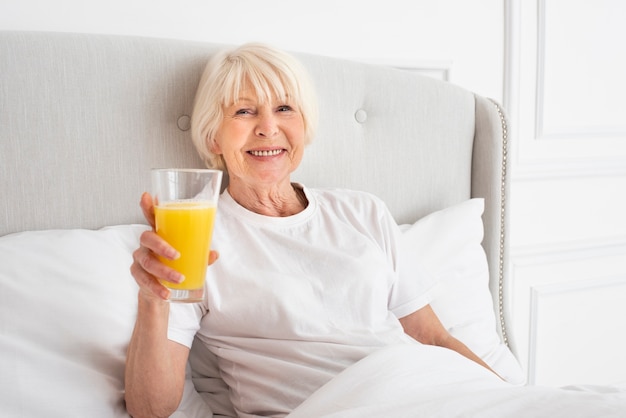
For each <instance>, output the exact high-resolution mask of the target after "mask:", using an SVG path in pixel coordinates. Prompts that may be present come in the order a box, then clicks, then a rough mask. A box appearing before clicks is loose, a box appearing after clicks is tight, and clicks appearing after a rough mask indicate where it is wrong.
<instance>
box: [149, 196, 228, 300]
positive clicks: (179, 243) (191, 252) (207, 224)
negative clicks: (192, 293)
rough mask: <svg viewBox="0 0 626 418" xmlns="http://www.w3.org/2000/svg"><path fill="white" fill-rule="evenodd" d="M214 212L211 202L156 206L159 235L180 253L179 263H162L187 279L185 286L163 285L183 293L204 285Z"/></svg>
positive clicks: (172, 203)
mask: <svg viewBox="0 0 626 418" xmlns="http://www.w3.org/2000/svg"><path fill="white" fill-rule="evenodd" d="M215 212H216V206H215V204H213V203H211V202H208V201H188V202H185V201H178V202H176V201H174V202H167V203H165V204H162V205H157V206H155V208H154V215H155V221H156V232H157V234H159V236H160V237H162V238H163V239H165V240H166V241H167V242H168V243H169V244H170V245H171V246H172V247H174V248H175V249H176V250H178V252H179V253H180V257H179V258H178V259H177V260H167V259H164V258H161V261H162V262H163V263H164V264H166V265H168V266H170V267H172V268H173V269H174V270H176V271H178V272H180V273H182V274H183V275H184V276H185V280H183V282H182V283H179V284H176V283H171V282H163V285H165V286H167V287H169V288H170V289H182V290H194V289H201V288H202V287H203V286H204V280H205V274H206V269H207V264H208V261H209V248H210V244H211V236H212V234H213V222H214V220H215Z"/></svg>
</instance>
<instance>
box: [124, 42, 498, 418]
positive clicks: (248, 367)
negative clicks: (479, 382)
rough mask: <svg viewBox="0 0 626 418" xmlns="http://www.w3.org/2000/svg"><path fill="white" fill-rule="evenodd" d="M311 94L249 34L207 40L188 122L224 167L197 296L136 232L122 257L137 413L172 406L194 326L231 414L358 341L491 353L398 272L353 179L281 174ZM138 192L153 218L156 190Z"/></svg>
mask: <svg viewBox="0 0 626 418" xmlns="http://www.w3.org/2000/svg"><path fill="white" fill-rule="evenodd" d="M316 117H317V110H316V102H315V97H314V92H313V90H312V86H311V84H310V82H309V80H308V77H307V75H306V73H305V71H304V69H303V68H302V66H301V65H300V64H299V63H298V62H297V61H296V60H295V59H294V58H293V57H291V56H290V55H288V54H285V53H283V52H281V51H277V50H274V49H272V48H269V47H266V46H262V45H257V44H250V45H244V46H242V47H239V48H237V49H235V50H233V51H228V52H222V53H220V54H217V55H216V56H215V57H214V58H213V59H212V60H211V61H210V62H209V64H208V65H207V68H206V70H205V72H204V75H203V77H202V79H201V81H200V85H199V87H198V91H197V95H196V103H195V108H194V113H193V117H192V136H193V140H194V143H195V145H196V147H197V150H198V152H199V153H200V155H201V156H202V157H203V159H204V160H205V161H206V162H207V164H208V165H209V166H210V167H218V168H222V169H224V170H226V171H227V172H228V176H229V183H228V188H227V189H226V191H224V193H223V195H222V197H221V198H220V206H219V214H218V217H217V220H216V226H215V231H214V237H213V242H214V247H215V248H217V249H218V250H219V252H220V259H219V261H217V262H215V263H214V264H213V262H214V261H215V259H216V258H217V253H212V254H211V257H210V258H211V259H210V260H209V263H210V264H213V265H212V266H211V267H210V268H209V272H208V274H207V291H206V296H205V300H204V302H203V303H199V304H170V303H169V302H168V300H167V299H168V294H169V290H168V289H167V288H165V287H164V286H162V285H161V284H160V283H159V280H158V279H163V280H167V281H171V282H174V283H175V282H179V281H180V280H181V276H180V274H179V273H178V272H176V271H173V270H171V269H169V268H168V267H166V266H165V265H163V264H162V263H160V262H159V261H158V258H157V256H158V255H160V256H163V257H170V258H174V257H176V256H177V253H176V250H175V249H174V248H172V247H171V246H169V245H168V244H167V243H166V242H164V241H163V240H161V239H160V238H159V237H158V236H157V235H156V234H155V233H154V232H152V231H151V232H146V233H144V234H143V235H142V237H141V246H140V248H139V249H137V250H136V251H135V253H134V263H133V266H132V268H131V271H132V273H133V276H134V278H135V280H136V281H137V283H138V285H139V287H140V290H139V296H138V298H139V300H138V312H137V320H136V325H135V331H134V333H133V337H132V340H131V343H130V347H129V351H128V359H127V370H126V400H127V407H128V410H129V412H130V413H131V414H132V415H133V416H134V417H143V416H150V417H154V416H169V415H170V414H171V413H173V412H174V411H175V410H176V408H177V406H178V404H179V402H180V400H181V396H182V392H183V386H184V379H185V366H186V362H187V359H188V355H189V350H190V347H191V343H192V341H193V339H194V336H196V335H197V336H198V338H199V340H200V341H202V342H203V343H204V344H205V345H206V346H207V347H208V349H210V350H211V351H212V352H213V353H215V354H216V356H217V358H218V359H219V367H220V371H221V374H222V376H223V378H224V380H225V382H226V383H227V384H228V386H229V387H230V394H231V395H230V396H231V400H232V403H233V405H234V408H235V410H236V411H237V413H238V414H239V415H240V416H259V415H265V416H284V415H287V414H288V413H289V412H290V411H292V410H293V409H294V408H295V407H297V406H298V405H299V404H300V403H301V402H302V401H304V400H305V399H306V398H307V397H308V396H309V395H311V394H312V393H313V392H314V391H315V390H316V389H318V388H319V387H321V386H322V385H324V383H326V382H328V381H329V380H330V379H331V378H332V377H334V376H335V375H337V374H338V373H339V372H341V371H342V370H343V369H345V368H346V367H347V366H349V365H351V364H353V363H355V362H357V361H358V360H360V359H362V358H363V357H365V356H366V355H367V354H369V353H371V352H373V351H374V350H377V349H379V348H381V347H384V346H388V345H392V344H418V342H419V343H423V344H431V345H439V346H442V347H447V348H449V349H452V350H454V351H457V352H458V353H460V354H462V355H464V356H465V357H467V358H469V359H471V360H474V361H476V362H478V363H480V364H482V365H483V366H485V367H487V366H486V365H485V364H484V363H483V362H482V361H481V360H480V359H479V358H478V357H477V356H476V355H474V354H473V353H472V352H471V351H470V350H469V349H468V348H467V347H466V346H464V345H463V344H462V343H461V342H459V341H458V340H456V339H454V338H453V337H452V336H451V335H450V334H448V333H447V331H446V330H445V329H444V328H443V327H442V325H441V323H440V322H439V320H438V319H437V317H436V316H435V314H434V313H433V311H432V309H431V308H430V306H429V305H428V304H427V301H426V300H425V298H424V296H423V295H422V294H421V293H420V292H419V291H417V290H416V289H414V288H413V287H412V286H411V285H409V283H408V281H403V280H401V279H400V274H399V268H400V267H399V265H398V264H399V262H398V245H399V244H398V238H399V229H398V227H397V225H396V223H395V222H394V219H393V218H392V217H391V215H390V213H389V212H388V210H387V208H386V207H385V205H384V203H383V202H381V201H380V200H379V199H377V198H376V197H374V196H372V195H370V194H366V193H363V192H357V191H349V190H313V189H309V188H307V187H305V186H303V185H300V184H295V183H292V182H291V179H290V176H291V173H292V172H293V171H294V170H296V169H297V168H298V165H299V164H300V162H301V160H302V158H303V155H304V149H305V146H306V145H307V144H308V143H309V142H310V141H311V139H312V138H313V135H314V131H315V126H316ZM141 206H142V209H143V210H144V213H145V215H146V218H147V219H148V221H149V222H150V223H152V224H154V215H153V206H152V199H151V197H150V196H149V195H147V194H144V196H142V200H141Z"/></svg>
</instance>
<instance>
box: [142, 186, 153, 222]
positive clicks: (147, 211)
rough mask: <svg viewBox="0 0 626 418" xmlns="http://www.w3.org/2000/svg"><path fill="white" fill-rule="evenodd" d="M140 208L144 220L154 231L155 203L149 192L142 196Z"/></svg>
mask: <svg viewBox="0 0 626 418" xmlns="http://www.w3.org/2000/svg"><path fill="white" fill-rule="evenodd" d="M139 206H141V210H142V212H143V216H144V218H146V220H147V221H148V223H149V224H150V226H151V227H152V229H154V228H155V221H154V201H153V200H152V196H151V195H150V193H148V192H144V193H143V194H142V195H141V200H140V201H139Z"/></svg>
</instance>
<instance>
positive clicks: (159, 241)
mask: <svg viewBox="0 0 626 418" xmlns="http://www.w3.org/2000/svg"><path fill="white" fill-rule="evenodd" d="M139 244H140V245H141V246H142V247H145V248H147V249H148V250H150V251H152V252H153V253H155V254H156V255H158V256H161V257H164V258H167V259H169V260H176V259H178V258H179V257H180V253H179V252H178V251H177V250H176V248H174V247H172V246H171V245H170V244H168V242H167V241H165V240H164V239H163V238H161V237H160V236H159V235H157V233H156V232H154V231H144V232H143V233H142V234H141V236H140V237H139Z"/></svg>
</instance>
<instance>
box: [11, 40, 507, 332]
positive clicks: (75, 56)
mask: <svg viewBox="0 0 626 418" xmlns="http://www.w3.org/2000/svg"><path fill="white" fill-rule="evenodd" d="M219 47H220V46H219V45H216V44H211V43H199V42H189V41H175V40H162V39H159V40H157V39H147V38H139V37H121V36H111V35H81V34H61V33H30V32H0V57H1V59H0V74H1V76H0V77H1V79H0V127H1V128H0V151H1V152H0V178H1V182H0V194H1V196H2V199H1V200H0V235H4V234H8V233H12V232H17V231H24V230H34V229H52V228H98V227H102V226H105V225H116V224H128V223H137V222H143V218H142V215H141V212H140V209H139V206H138V202H139V196H140V194H141V193H142V192H143V191H145V190H147V189H148V180H149V176H148V172H149V169H150V168H152V167H165V166H201V165H202V163H201V161H200V160H199V158H198V157H197V156H196V153H195V150H194V148H193V146H192V144H191V141H190V139H189V115H190V113H191V106H192V100H193V97H194V93H195V88H196V83H197V81H198V79H199V77H200V73H201V71H202V69H203V67H204V65H205V63H206V61H207V59H208V57H209V56H210V55H211V54H212V53H213V52H214V51H215V50H216V49H217V48H219ZM296 55H297V56H298V57H299V58H301V60H302V61H303V62H304V64H305V65H306V67H308V69H309V70H310V72H311V74H312V76H313V79H314V82H315V83H316V87H317V91H318V94H319V103H320V107H321V109H320V120H321V122H320V127H319V130H318V135H317V138H316V139H315V141H314V143H313V144H312V145H310V147H309V148H308V150H307V152H306V154H305V159H304V162H303V164H302V166H301V167H300V169H299V170H298V172H297V173H296V174H295V176H294V180H296V181H300V182H302V183H305V184H307V185H308V186H339V187H349V188H353V189H360V190H367V191H370V192H373V193H375V194H376V195H378V196H380V197H381V198H382V199H383V200H385V201H386V202H387V204H388V205H389V207H390V209H391V211H392V213H393V214H394V216H395V217H396V219H397V221H398V222H399V223H408V222H413V221H415V220H417V219H418V218H420V217H422V216H424V215H426V214H428V213H430V212H433V211H435V210H438V209H442V208H445V207H447V206H450V205H452V204H455V203H459V202H461V201H463V200H466V199H468V198H470V197H483V198H485V207H486V210H485V213H484V215H483V220H484V223H485V239H484V242H483V245H484V247H485V250H486V252H487V256H488V259H489V268H490V273H491V289H492V293H493V294H494V304H495V306H496V308H497V309H498V312H499V313H500V321H499V324H498V325H499V327H500V331H502V332H503V331H504V329H503V327H504V318H505V312H504V311H503V306H502V303H503V301H502V298H503V296H502V295H503V294H502V286H503V283H505V282H504V281H503V280H504V275H505V274H506V271H505V270H504V268H503V265H504V262H505V259H506V251H505V249H506V242H507V236H506V232H505V231H506V221H507V218H506V205H505V203H506V196H507V177H506V150H507V137H506V135H507V132H506V119H505V116H504V114H503V113H502V110H501V109H500V107H499V106H498V105H497V104H496V103H494V102H493V101H491V100H488V99H486V98H484V97H480V96H477V95H475V94H473V93H471V92H469V91H466V90H464V89H462V88H460V87H458V86H455V85H452V84H449V83H445V82H441V81H437V80H434V79H430V78H426V77H422V76H418V75H415V74H413V73H409V72H405V71H402V70H397V69H391V68H384V67H379V66H372V65H366V64H360V63H353V62H348V61H344V60H339V59H332V58H327V57H321V56H313V55H307V54H296ZM504 338H505V340H506V335H504Z"/></svg>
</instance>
